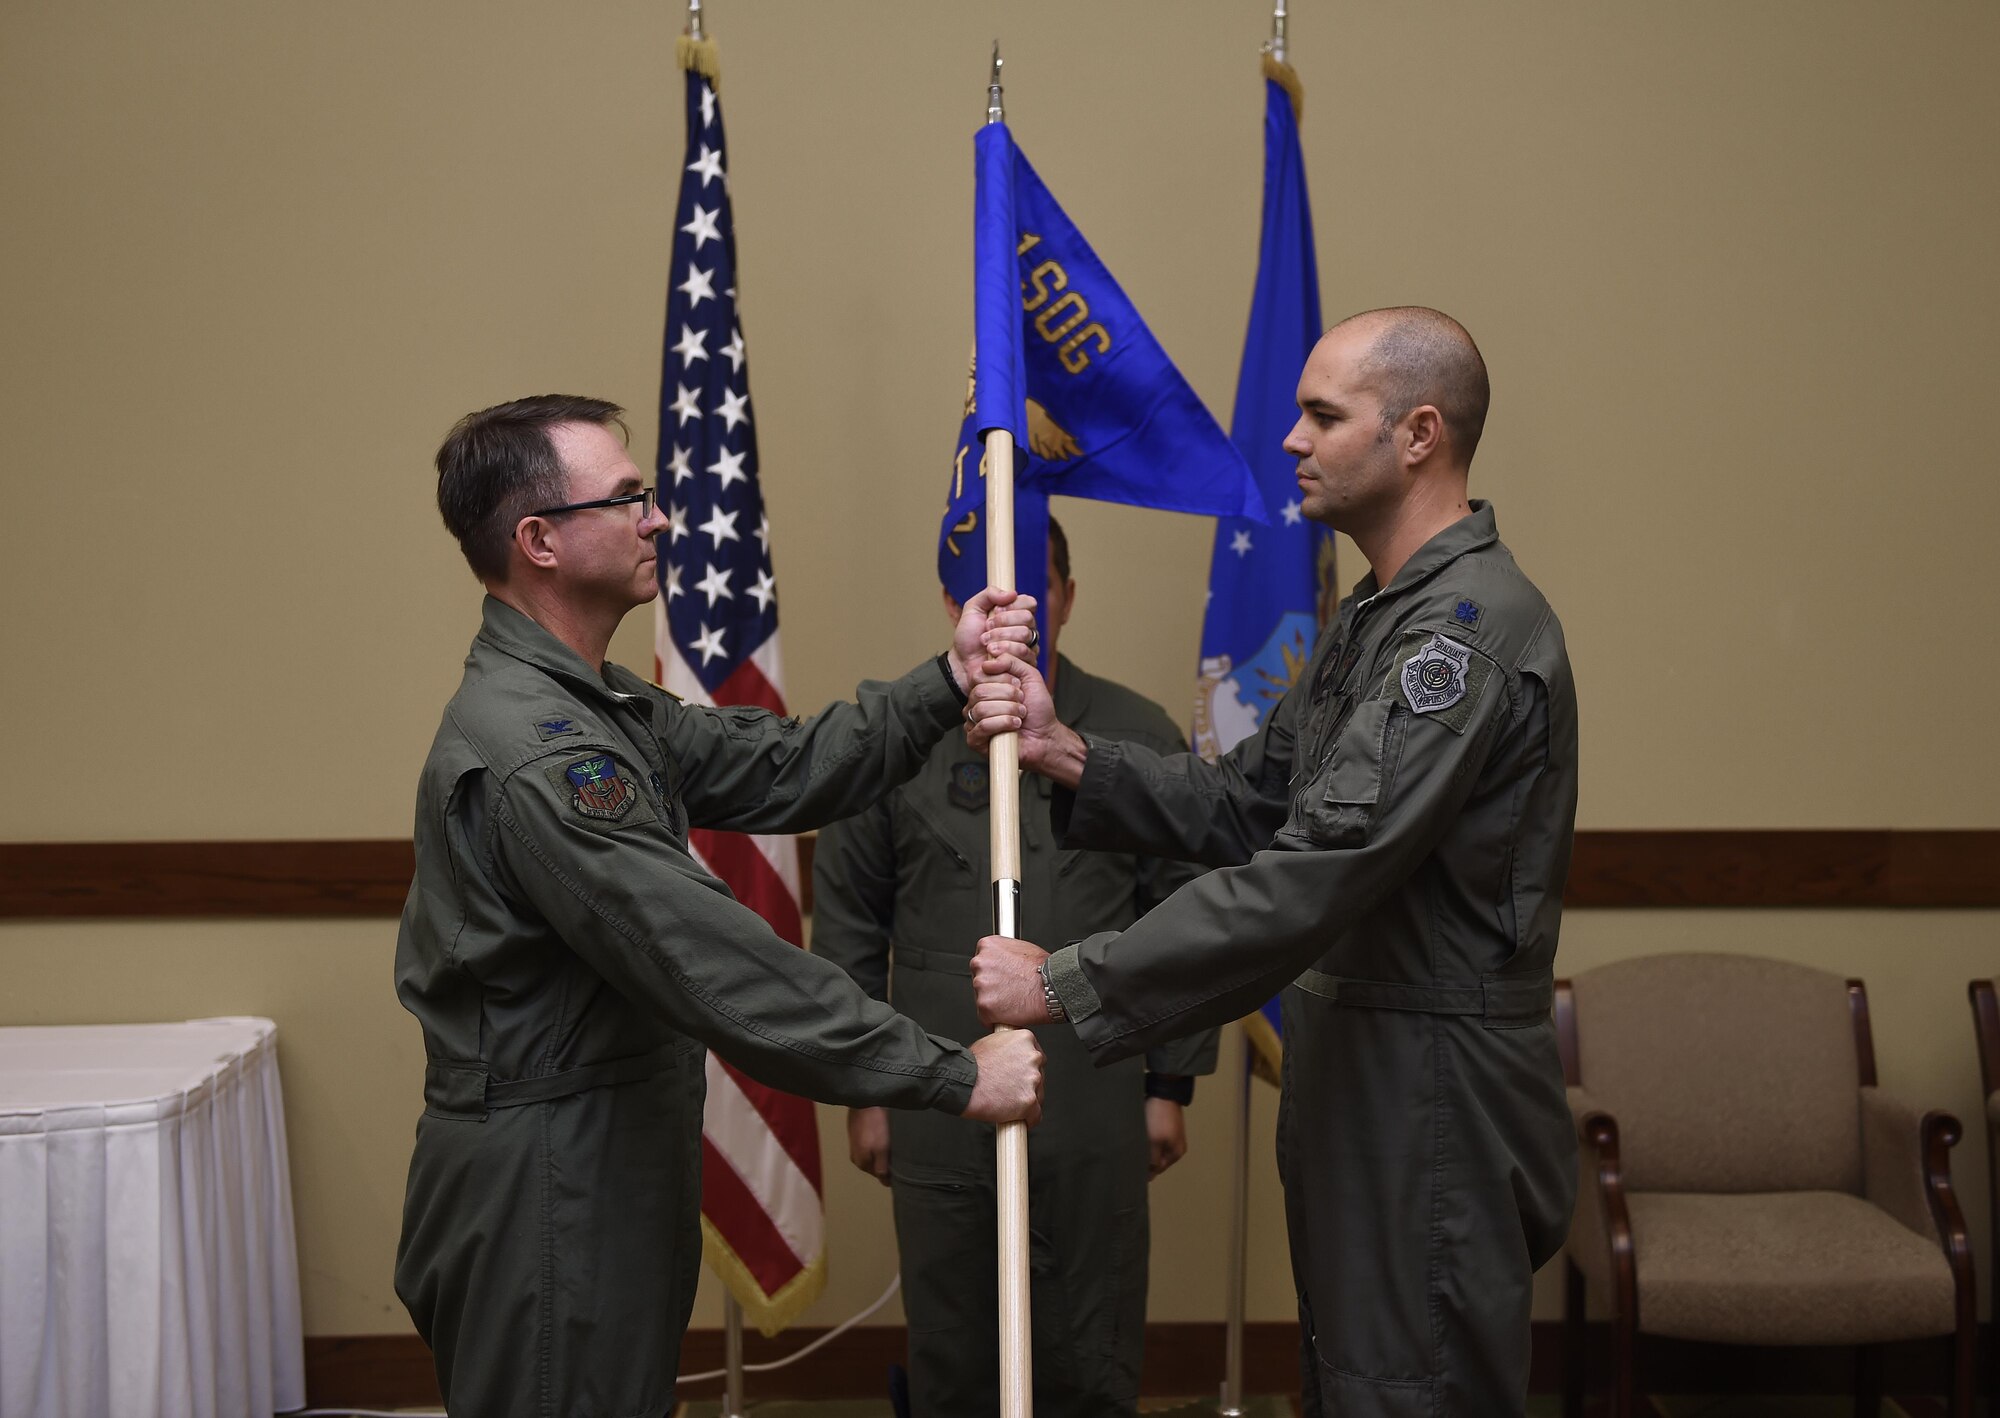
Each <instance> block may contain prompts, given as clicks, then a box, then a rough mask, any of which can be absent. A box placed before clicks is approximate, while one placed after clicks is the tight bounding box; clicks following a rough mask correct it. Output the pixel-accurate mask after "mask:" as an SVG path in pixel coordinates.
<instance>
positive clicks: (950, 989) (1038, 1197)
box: [812, 659, 1216, 1418]
mask: <svg viewBox="0 0 2000 1418" xmlns="http://www.w3.org/2000/svg"><path fill="white" fill-rule="evenodd" d="M1055 692H1056V707H1057V711H1058V712H1059V713H1060V714H1061V716H1062V718H1063V721H1064V722H1065V723H1070V724H1076V725H1080V726H1084V727H1087V728H1088V729H1089V730H1090V732H1092V733H1094V734H1098V735H1102V736H1103V737H1105V738H1107V739H1119V740H1130V741H1132V742H1135V743H1140V744H1144V745H1146V746H1147V747H1148V748H1150V749H1152V750H1153V751H1154V752H1156V753H1174V752H1179V751H1181V750H1184V749H1185V748H1186V747H1187V745H1186V743H1185V741H1184V740H1183V739H1182V738H1181V735H1180V731H1179V730H1178V729H1177V728H1175V726H1174V723H1173V721H1172V720H1171V719H1169V718H1168V717H1167V715H1166V711H1165V710H1163V709H1161V708H1160V706H1159V705H1157V704H1155V703H1153V702H1152V701H1151V700H1149V699H1146V698H1144V697H1142V696H1140V695H1137V694H1134V693H1133V692H1132V691H1131V690H1129V689H1126V688H1124V687H1123V686H1121V685H1117V684H1113V683H1112V682H1111V681H1110V680H1105V679H1098V678H1096V677H1094V676H1092V675H1088V674H1085V673H1084V672H1083V671H1082V670H1080V669H1078V668H1077V667H1076V666H1075V665H1074V664H1073V663H1071V662H1070V661H1069V660H1067V659H1064V660H1063V661H1062V662H1061V668H1060V670H1059V672H1058V673H1057V675H1056V680H1055ZM1022 787H1023V792H1022V795H1021V796H1022V801H1021V849H1022V850H1021V855H1022V861H1023V876H1024V880H1023V881H1022V884H1021V905H1022V918H1023V926H1022V928H1023V931H1024V932H1025V934H1026V935H1027V937H1028V938H1029V939H1031V940H1037V941H1041V942H1044V943H1046V944H1050V945H1061V944H1062V943H1064V942H1066V941H1071V940H1077V939H1080V938H1081V937H1083V936H1087V935H1091V934H1093V933H1095V932H1098V931H1116V930H1122V929H1124V928H1125V927H1126V926H1129V925H1130V924H1132V922H1133V921H1135V920H1137V919H1138V918H1139V916H1141V915H1142V914H1144V913H1145V912H1146V911H1147V910H1148V909H1150V908H1151V907H1152V906H1153V904H1154V903H1155V902H1158V901H1163V900H1165V899H1166V898H1167V897H1168V896H1170V895H1172V894H1173V892H1174V891H1175V890H1177V889H1178V888H1179V887H1180V886H1181V885H1182V883H1184V882H1187V881H1189V880H1192V879H1193V878H1194V877H1195V876H1196V875H1198V874H1199V873H1200V872H1201V870H1202V868H1200V867H1197V866H1192V865H1189V864H1187V863H1181V862H1170V861H1165V860H1162V859H1160V858H1158V857H1152V856H1139V855H1135V854H1133V853H1130V852H1077V851H1063V850H1061V849H1060V848H1059V847H1058V846H1057V844H1056V839H1055V832H1054V829H1053V827H1052V826H1051V825H1050V822H1049V796H1050V785H1049V782H1048V780H1047V779H1045V778H1035V777H1030V778H1027V779H1025V780H1023V784H1022ZM989 861H990V858H989V857H988V817H987V776H986V757H985V755H984V754H981V753H974V752H973V751H972V750H971V749H969V748H967V747H966V746H965V739H964V736H963V735H960V734H954V735H952V736H951V737H949V738H947V739H946V740H945V741H944V742H943V743H941V744H939V745H938V746H937V748H936V749H934V750H933V751H932V753H931V756H930V761H929V762H928V763H927V764H925V766H924V769H923V771H922V772H921V773H919V774H918V775H917V776H916V777H915V778H913V779H911V780H910V781H909V782H908V783H906V784H905V785H904V786H902V787H901V788H898V789H897V790H896V791H895V792H893V793H891V794H889V795H888V796H887V797H885V798H883V799H882V801H881V802H879V803H877V804H876V805H875V806H874V807H872V808H870V809H869V810H868V811H867V812H864V813H862V814H861V815H860V816H858V817H854V818H850V819H849V820H847V821H845V822H841V823H838V824H836V825H834V826H833V827H830V828H827V829H826V830H825V831H823V832H822V833H821V834H820V841H819V850H818V852H817V853H816V854H815V856H814V859H813V934H812V947H813V953H814V954H815V955H818V956H819V957H821V958H822V959H825V960H831V961H833V962H834V963H835V964H838V965H840V966H841V967H842V968H843V969H845V970H846V971H847V972H848V973H849V974H851V975H853V976H854V978H855V980H856V981H857V982H858V983H859V984H860V985H861V987H862V988H863V989H865V990H867V991H868V993H869V994H871V995H873V996H874V997H875V998H877V999H887V1000H889V1001H891V1002H892V1003H893V1004H894V1005H895V1006H896V1008H897V1009H900V1010H902V1011H903V1012H904V1013H905V1014H907V1015H909V1016H910V1017H911V1018H912V1019H914V1020H916V1021H917V1022H918V1023H919V1024H921V1025H923V1027H924V1028H926V1029H929V1030H932V1031H934V1032H937V1033H940V1034H945V1035H948V1036H951V1037H954V1038H961V1039H965V1038H972V1037H974V1036H975V1035H977V1034H979V1033H981V1032H983V1030H982V1026H981V1025H980V1023H979V1019H978V1015H977V1013H976V1012H975V1010H974V1008H973V1003H972V981H971V978H970V964H971V957H972V949H973V946H974V945H975V944H976V943H977V941H978V939H979V937H980V936H983V935H986V934H988V933H989V932H990V931H991V930H992V928H993V891H992V886H991V881H990V877H991V871H990V866H989ZM892 960H893V968H892V964H891V962H892ZM1035 1032H1036V1035H1037V1036H1038V1037H1039V1038H1040V1040H1041V1043H1042V1048H1043V1051H1044V1054H1045V1060H1044V1069H1045V1077H1046V1079H1047V1097H1046V1101H1045V1103H1044V1105H1043V1109H1042V1120H1041V1122H1040V1124H1039V1125H1038V1126H1036V1127H1035V1128H1034V1129H1033V1130H1032V1131H1031V1132H1030V1133H1029V1134H1028V1209H1029V1245H1030V1272H1031V1285H1030V1291H1031V1293H1030V1297H1029V1299H1030V1306H1031V1313H1032V1316H1033V1323H1034V1332H1035V1340H1034V1343H1035V1356H1034V1357H1035V1365H1034V1372H1035V1397H1034V1409H1035V1414H1036V1418H1109V1415H1114V1414H1119V1413H1131V1412H1133V1411H1134V1410H1135V1409H1136V1407H1137V1404H1138V1398H1139V1366H1140V1361H1141V1359H1142V1358H1143V1357H1144V1350H1145V1323H1146V1266H1147V1259H1148V1253H1149V1231H1148V1226H1147V1213H1146V1181H1147V1174H1148V1144H1147V1140H1146V1119H1145V1102H1144V1074H1145V1073H1147V1072H1151V1073H1163V1074H1181V1075H1185V1074H1198V1073H1212V1072H1213V1071H1214V1069H1215V1052H1216V1046H1215V1033H1214V1031H1213V1030H1205V1031H1203V1032H1202V1033H1200V1034H1198V1035H1196V1036H1194V1037H1192V1038H1188V1039H1183V1040H1178V1041H1175V1042H1173V1043H1171V1044H1164V1045H1160V1046H1157V1047H1155V1048H1153V1049H1151V1050H1149V1051H1148V1052H1147V1054H1146V1059H1145V1062H1144V1065H1143V1067H1142V1066H1141V1063H1140V1061H1139V1060H1138V1059H1137V1058H1131V1059H1127V1060H1124V1061H1122V1062H1120V1063H1116V1064H1113V1065H1111V1066H1110V1067H1107V1068H1096V1067H1093V1061H1092V1060H1091V1058H1090V1056H1089V1055H1088V1053H1087V1052H1086V1051H1085V1050H1084V1048H1083V1046H1082V1044H1080V1043H1078V1042H1077V1038H1076V1035H1075V1033H1074V1031H1072V1030H1069V1029H1065V1028H1061V1027H1059V1026H1056V1027H1048V1028H1041V1029H1037V1030H1036V1031H1035ZM889 1129H890V1170H891V1181H890V1185H891V1187H892V1189H893V1193H894V1206H895V1215H896V1244H897V1248H898V1250H899V1251H900V1252H901V1264H902V1274H903V1305H904V1309H905V1311H906V1312H907V1313H908V1315H909V1322H910V1328H909V1333H910V1400H911V1408H912V1410H913V1411H914V1412H915V1413H916V1414H917V1415H918V1418H981V1415H989V1414H996V1413H998V1412H999V1408H1000V1387H999V1384H1000V1375H999V1357H998V1341H999V1300H998V1293H997V1287H998V1284H999V1276H998V1272H997V1269H996V1264H997V1262H996V1255H997V1253H996V1251H995V1230H994V1226H995V1216H994V1196H993V1178H994V1172H993V1167H994V1161H993V1139H994V1132H993V1129H992V1128H990V1127H985V1126H982V1125H980V1124H977V1123H969V1122H967V1121H966V1120H965V1119H963V1118H949V1117H945V1116H944V1115H942V1114H939V1113H913V1112H902V1113H894V1114H891V1115H890V1120H889Z"/></svg>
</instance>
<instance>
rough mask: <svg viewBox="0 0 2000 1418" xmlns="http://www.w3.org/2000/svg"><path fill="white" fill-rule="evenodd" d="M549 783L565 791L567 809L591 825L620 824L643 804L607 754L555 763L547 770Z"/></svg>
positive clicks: (593, 754)
mask: <svg viewBox="0 0 2000 1418" xmlns="http://www.w3.org/2000/svg"><path fill="white" fill-rule="evenodd" d="M549 781H550V782H552V783H553V784H555V786H556V789H557V790H558V791H562V790H564V789H567V790H568V792H569V805H570V810H571V811H572V812H574V813H575V814H576V815H577V816H578V817H582V818H586V819H588V820H590V821H591V822H622V821H624V820H625V819H626V818H628V817H631V816H632V810H633V809H634V808H636V807H638V806H639V805H640V803H641V802H642V801H643V798H642V795H641V794H640V792H639V789H638V786H637V785H636V784H635V783H634V782H633V781H632V780H631V779H630V778H627V777H625V776H624V775H623V774H621V773H620V772H619V771H618V760H617V759H616V758H614V757H612V755H610V754H608V753H587V754H585V755H584V756H583V757H581V758H572V759H570V760H569V761H568V762H566V763H560V764H557V765H556V766H555V767H553V768H551V769H550V770H549ZM642 816H643V817H651V816H652V814H651V812H646V813H644V814H642Z"/></svg>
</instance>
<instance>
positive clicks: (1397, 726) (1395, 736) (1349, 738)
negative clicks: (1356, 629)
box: [1285, 695, 1406, 848]
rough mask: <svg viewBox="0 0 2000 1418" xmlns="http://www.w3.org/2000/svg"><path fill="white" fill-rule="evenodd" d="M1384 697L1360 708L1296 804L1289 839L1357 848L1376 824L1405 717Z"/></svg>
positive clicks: (1378, 697) (1288, 831)
mask: <svg viewBox="0 0 2000 1418" xmlns="http://www.w3.org/2000/svg"><path fill="white" fill-rule="evenodd" d="M1395 709H1396V704H1395V701H1394V700H1393V699H1390V698H1389V697H1387V696H1386V695H1378V696H1376V697H1374V698H1371V699H1366V700H1363V701H1362V702H1361V704H1360V705H1358V706H1357V707H1356V708H1355V710H1354V712H1353V713H1352V715H1350V716H1349V718H1348V720H1347V723H1346V725H1345V726H1344V727H1343V728H1342V730H1341V733H1340V737H1339V738H1338V739H1337V740H1336V741H1335V742H1334V745H1333V752H1332V753H1331V754H1329V755H1328V756H1327V759H1326V761H1325V762H1324V763H1323V764H1321V765H1320V768H1319V771H1318V772H1317V773H1315V774H1314V775H1313V776H1312V779H1311V781H1309V782H1308V783H1307V784H1306V785H1305V787H1304V788H1302V789H1301V790H1300V791H1299V793H1298V794H1297V796H1296V797H1295V798H1294V799H1293V801H1292V816H1291V821H1289V822H1288V823H1286V825H1285V831H1286V833H1288V834H1289V835H1291V836H1293V837H1297V838H1303V839H1304V840H1306V841H1308V842H1310V843H1311V844H1312V845H1313V846H1315V847H1321V848H1327V847H1359V846H1362V845H1363V844H1365V843H1366V842H1367V841H1368V836H1369V833H1370V831H1371V830H1372V829H1373V828H1374V825H1375V813H1376V810H1377V808H1378V807H1379V806H1380V805H1381V800H1382V796H1383V791H1384V787H1385V785H1386V784H1387V783H1388V782H1389V780H1390V779H1391V777H1392V776H1393V774H1394V769H1395V763H1396V759H1397V756H1398V753H1399V751H1400V749H1401V746H1402V733H1403V726H1404V724H1405V722H1406V716H1404V715H1402V714H1398V713H1396V712H1395Z"/></svg>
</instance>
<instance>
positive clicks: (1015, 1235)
mask: <svg viewBox="0 0 2000 1418" xmlns="http://www.w3.org/2000/svg"><path fill="white" fill-rule="evenodd" d="M986 579H987V580H988V581H989V582H990V583H991V584H992V585H993V586H995V587H996V588H998V589H999V590H1002V591H1011V590H1013V589H1015V579H1014V435H1013V434H1011V433H1009V432H1008V431H1007V430H1006V429H1004V428H996V429H993V430H992V431H990V432H989V433H988V434H987V435H986ZM986 754H987V759H986V762H987V769H986V773H987V778H988V781H989V796H988V799H987V800H988V803H989V804H990V807H989V812H988V826H989V829H990V832H991V838H990V845H991V848H992V850H991V853H990V855H991V858H992V862H993V931H994V934H996V935H1004V936H1019V935H1020V934H1021V741H1020V739H1019V738H1018V737H1017V736H1016V735H1014V734H1001V735H999V736H998V737H996V738H995V739H994V740H993V741H992V742H991V743H990V744H988V745H987V749H986ZM994 1151H995V1155H994V1163H995V1168H996V1170H997V1172H998V1176H997V1177H996V1179H995V1185H994V1191H995V1194H996V1197H997V1199H998V1203H999V1213H1000V1215H999V1221H1000V1226H999V1245H1000V1418H1030V1415H1031V1413H1032V1410H1033V1407H1034V1396H1035V1378H1034V1375H1035V1356H1034V1348H1033V1345H1032V1344H1031V1343H1030V1334H1031V1330H1030V1328H1029V1319H1028V1125H1027V1124H1026V1123H1002V1124H1000V1136H999V1139H998V1145H997V1146H996V1148H995V1150H994Z"/></svg>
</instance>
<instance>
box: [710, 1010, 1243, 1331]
mask: <svg viewBox="0 0 2000 1418" xmlns="http://www.w3.org/2000/svg"><path fill="white" fill-rule="evenodd" d="M1266 1027H1268V1026H1266ZM1273 1081H1274V1082H1275V1081H1276V1080H1273ZM701 1241H702V1257H703V1259H705V1260H706V1261H707V1262H708V1268H709V1269H710V1270H712V1271H714V1272H715V1274H716V1276H717V1278H718V1279H720V1280H721V1281H722V1283H723V1285H724V1286H726V1287H727V1288H728V1290H729V1293H730V1294H731V1295H734V1296H735V1297H736V1303H737V1304H739V1305H741V1306H742V1307H743V1318H745V1319H747V1320H749V1321H750V1323H752V1324H754V1325H756V1326H757V1332H758V1333H759V1334H761V1335H763V1336H764V1337H765V1338H766V1339H775V1338H776V1337H777V1336H778V1335H779V1334H781V1333H783V1332H784V1329H785V1326H787V1325H789V1324H790V1323H791V1322H792V1321H793V1320H795V1319H797V1318H798V1317H799V1316H800V1315H801V1314H803V1313H805V1310H806V1307H807V1306H808V1305H810V1304H812V1302H813V1301H814V1300H817V1299H818V1298H819V1297H820V1292H821V1291H823V1290H825V1289H826V1250H825V1248H824V1247H822V1248H821V1250H820V1253H819V1254H818V1255H816V1256H814V1257H813V1258H812V1262H811V1263H810V1264H809V1265H807V1266H806V1268H805V1269H804V1270H802V1271H800V1272H799V1273H798V1274H797V1275H794V1276H793V1277H792V1278H791V1279H790V1280H788V1281H786V1282H785V1283H784V1284H783V1285H782V1286H780V1287H779V1288H778V1293H777V1294H775V1295H766V1294H765V1293H764V1287H763V1286H761V1285H759V1284H758V1283H757V1278H756V1277H755V1276H753V1275H752V1274H751V1273H750V1267H749V1266H747V1265H745V1264H744V1263H743V1258H742V1257H741V1256H739V1255H737V1254H736V1251H735V1248H734V1247H732V1246H731V1245H730V1244H729V1242H728V1241H726V1240H724V1239H723V1237H722V1232H720V1231H718V1230H717V1229H716V1228H715V1223H714V1222H713V1221H710V1220H709V1219H708V1218H707V1217H706V1216H704V1217H702V1218H701Z"/></svg>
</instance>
